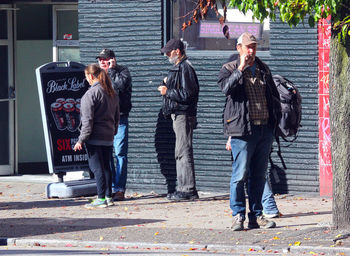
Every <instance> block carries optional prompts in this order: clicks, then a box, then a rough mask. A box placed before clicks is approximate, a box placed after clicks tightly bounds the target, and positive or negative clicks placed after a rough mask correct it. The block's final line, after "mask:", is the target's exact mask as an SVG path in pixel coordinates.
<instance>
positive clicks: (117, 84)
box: [108, 64, 132, 115]
mask: <svg viewBox="0 0 350 256" xmlns="http://www.w3.org/2000/svg"><path fill="white" fill-rule="evenodd" d="M108 75H109V77H110V78H111V80H112V85H113V88H114V90H115V91H116V92H117V94H118V95H119V106H120V115H129V112H130V110H131V91H132V85H131V76H130V72H129V70H128V68H127V67H125V66H121V65H118V64H117V65H116V66H115V67H114V68H110V69H108Z"/></svg>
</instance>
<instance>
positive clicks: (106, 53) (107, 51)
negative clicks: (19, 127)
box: [96, 49, 115, 59]
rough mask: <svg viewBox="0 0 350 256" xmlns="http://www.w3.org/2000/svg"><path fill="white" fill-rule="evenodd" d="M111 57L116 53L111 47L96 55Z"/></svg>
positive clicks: (105, 57)
mask: <svg viewBox="0 0 350 256" xmlns="http://www.w3.org/2000/svg"><path fill="white" fill-rule="evenodd" d="M99 58H101V59H111V58H115V54H114V51H112V50H111V49H103V50H102V51H101V52H100V53H99V55H98V56H97V57H96V59H99Z"/></svg>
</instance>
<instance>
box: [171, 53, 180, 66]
mask: <svg viewBox="0 0 350 256" xmlns="http://www.w3.org/2000/svg"><path fill="white" fill-rule="evenodd" d="M178 60H179V56H177V55H175V56H174V57H169V62H170V63H171V64H175V63H176V62H177V61H178Z"/></svg>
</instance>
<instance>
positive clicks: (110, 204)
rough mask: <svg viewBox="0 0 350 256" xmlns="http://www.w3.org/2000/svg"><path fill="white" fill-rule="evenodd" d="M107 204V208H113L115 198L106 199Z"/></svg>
mask: <svg viewBox="0 0 350 256" xmlns="http://www.w3.org/2000/svg"><path fill="white" fill-rule="evenodd" d="M106 204H107V206H113V205H114V202H113V198H112V197H106Z"/></svg>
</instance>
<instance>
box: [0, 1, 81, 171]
mask: <svg viewBox="0 0 350 256" xmlns="http://www.w3.org/2000/svg"><path fill="white" fill-rule="evenodd" d="M7 2H8V3H9V4H0V135H1V137H0V145H1V147H0V175H14V174H17V173H18V174H36V173H48V167H47V157H46V150H45V141H44V134H43V126H42V120H41V112H40V106H39V97H38V89H37V82H36V78H35V69H36V68H37V67H39V66H41V65H43V64H46V63H49V62H52V61H68V60H69V61H79V59H80V56H79V41H78V39H79V38H78V11H77V3H76V2H77V1H74V0H72V1H71V2H68V1H65V0H63V1H62V2H58V1H52V2H51V1H50V0H49V1H42V2H41V1H34V2H30V1H16V0H13V1H11V0H10V1H7Z"/></svg>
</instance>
